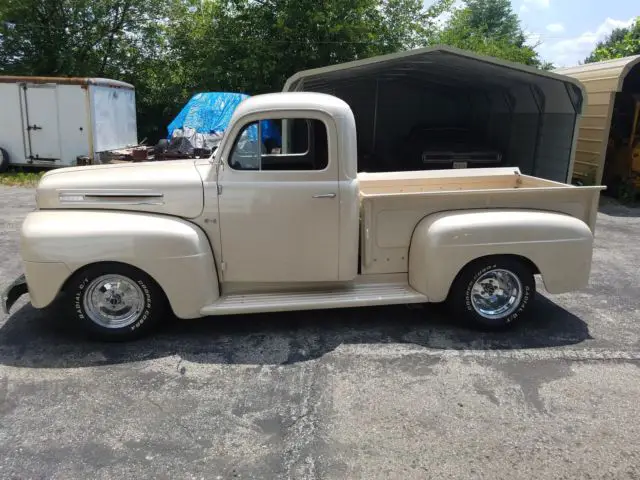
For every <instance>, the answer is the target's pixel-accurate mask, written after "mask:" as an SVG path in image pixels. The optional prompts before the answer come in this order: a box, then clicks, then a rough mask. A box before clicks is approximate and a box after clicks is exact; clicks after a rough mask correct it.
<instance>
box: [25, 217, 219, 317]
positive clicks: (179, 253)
mask: <svg viewBox="0 0 640 480" xmlns="http://www.w3.org/2000/svg"><path fill="white" fill-rule="evenodd" d="M20 249H21V256H22V259H23V261H24V265H25V275H26V279H27V284H28V287H29V294H30V297H31V302H32V303H33V305H34V306H35V307H37V308H42V307H45V306H47V305H48V304H49V303H51V301H53V299H54V298H55V296H56V295H57V294H58V293H59V292H60V290H61V288H62V287H63V285H64V284H65V282H66V281H67V280H68V279H69V277H70V276H71V275H72V274H73V273H74V272H76V271H78V270H79V269H81V268H83V267H85V266H87V265H90V264H93V263H97V262H107V261H108V262H121V263H126V264H129V265H132V266H134V267H137V268H139V269H140V270H143V271H144V272H146V273H147V274H149V275H150V276H151V277H152V278H153V279H154V280H155V281H156V282H157V283H158V284H159V285H160V287H161V288H162V290H163V291H164V292H165V294H166V296H167V298H168V300H169V303H170V304H171V307H172V309H173V311H174V313H175V315H176V316H178V317H180V318H195V317H198V316H200V309H201V308H202V307H203V306H205V305H209V304H211V303H213V302H214V301H215V300H216V299H217V298H218V297H219V284H218V276H217V272H216V266H215V262H214V258H213V253H212V251H211V246H210V244H209V241H208V239H207V236H206V235H205V233H204V232H203V231H202V230H201V229H200V228H199V227H198V226H196V225H194V224H192V223H190V222H187V221H185V220H181V219H178V218H174V217H167V216H162V215H154V214H145V213H129V212H113V211H88V210H84V211H82V210H76V211H68V210H67V211H60V210H50V211H47V210H40V211H36V212H32V213H30V214H29V215H27V218H26V220H25V222H24V223H23V225H22V229H21V242H20Z"/></svg>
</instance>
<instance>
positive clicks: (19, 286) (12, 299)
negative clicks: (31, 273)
mask: <svg viewBox="0 0 640 480" xmlns="http://www.w3.org/2000/svg"><path fill="white" fill-rule="evenodd" d="M28 291H29V290H28V288H27V279H26V278H25V276H24V275H20V276H19V277H18V278H16V279H15V280H14V281H13V282H12V283H11V285H9V286H8V287H7V288H6V289H5V290H4V292H2V311H3V312H4V313H6V314H7V315H8V314H9V310H11V307H12V306H13V304H14V303H16V301H17V300H18V299H19V298H20V297H21V296H22V295H24V294H25V293H28Z"/></svg>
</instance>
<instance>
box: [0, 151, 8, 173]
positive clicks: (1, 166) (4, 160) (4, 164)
mask: <svg viewBox="0 0 640 480" xmlns="http://www.w3.org/2000/svg"><path fill="white" fill-rule="evenodd" d="M8 168H9V154H8V153H7V151H6V150H5V149H4V148H2V147H0V173H2V172H6V171H7V169H8Z"/></svg>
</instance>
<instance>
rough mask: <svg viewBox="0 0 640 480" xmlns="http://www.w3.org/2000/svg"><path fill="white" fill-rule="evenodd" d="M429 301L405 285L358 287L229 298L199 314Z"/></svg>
mask: <svg viewBox="0 0 640 480" xmlns="http://www.w3.org/2000/svg"><path fill="white" fill-rule="evenodd" d="M427 301H428V300H427V297H426V296H424V295H422V294H421V293H418V292H416V291H415V290H414V289H412V288H411V287H410V286H409V285H407V284H406V283H404V282H403V283H369V284H366V283H364V284H356V285H354V286H352V287H349V288H342V289H337V290H325V291H313V292H309V291H306V292H278V293H255V294H242V295H228V296H226V297H222V298H220V300H218V301H217V302H216V303H214V304H212V305H207V306H206V307H203V308H202V309H201V310H200V313H201V314H202V315H203V316H206V315H231V314H236V313H260V312H284V311H292V310H320V309H326V308H347V307H368V306H373V305H392V304H405V303H423V302H427Z"/></svg>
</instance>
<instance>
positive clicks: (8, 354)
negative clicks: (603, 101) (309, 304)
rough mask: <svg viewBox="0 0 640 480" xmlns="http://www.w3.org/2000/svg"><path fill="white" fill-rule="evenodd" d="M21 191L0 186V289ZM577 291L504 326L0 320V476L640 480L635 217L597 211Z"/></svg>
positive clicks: (23, 312) (545, 300)
mask: <svg viewBox="0 0 640 480" xmlns="http://www.w3.org/2000/svg"><path fill="white" fill-rule="evenodd" d="M33 207H34V192H33V190H31V189H22V188H15V187H4V188H0V252H2V255H1V256H0V288H2V289H4V287H5V286H7V285H8V284H9V283H10V282H11V281H12V280H13V279H14V278H15V277H16V276H17V275H19V274H20V273H21V267H20V260H19V257H18V242H17V240H18V234H17V229H18V228H19V225H20V222H21V221H22V219H23V218H24V215H26V213H27V212H29V211H30V210H32V209H33ZM596 235H597V242H596V248H595V253H594V255H595V257H594V264H593V272H592V282H591V285H590V286H589V287H588V288H586V289H585V290H583V291H580V292H576V293H572V294H566V295H557V296H547V295H546V294H543V295H540V296H539V299H538V300H537V301H536V304H535V313H534V315H533V318H532V319H531V320H530V321H528V322H527V323H526V324H523V325H520V326H518V327H517V328H516V329H515V330H513V331H510V332H506V333H491V334H487V333H478V332H475V331H470V330H467V329H464V328H462V327H460V326H458V325H457V324H456V321H455V319H452V318H450V317H449V316H448V315H447V313H446V311H443V310H442V309H441V308H438V307H437V306H426V307H411V308H409V307H406V306H393V307H384V308H377V307H376V308H363V309H348V310H331V311H315V312H291V313H284V314H264V315H247V316H234V317H222V318H207V319H201V320H193V321H180V322H173V323H171V324H168V325H166V326H165V327H163V329H162V330H161V331H160V332H158V334H156V335H154V336H153V337H152V338H149V339H145V340H142V341H138V342H134V343H128V344H102V343H92V342H89V341H87V340H85V339H84V338H82V337H81V336H79V335H78V334H77V333H76V332H75V331H74V329H73V325H69V324H68V323H67V322H65V319H64V318H63V316H62V315H61V314H60V311H59V309H58V308H56V307H53V308H51V309H48V310H45V311H38V310H35V309H33V308H32V307H31V306H30V305H29V304H28V298H27V297H24V298H23V299H22V300H21V301H20V302H19V303H18V304H16V306H15V307H14V308H13V310H12V312H11V315H9V316H8V317H7V316H4V315H3V316H2V317H0V478H2V479H4V478H7V479H9V478H16V479H28V478H34V479H43V478H59V479H75V478H78V479H83V480H84V479H87V478H92V479H94V478H95V479H121V478H133V477H137V478H158V479H159V478H171V479H182V478H184V479H189V478H194V479H195V478H198V479H199V478H202V479H235V478H245V479H247V478H256V479H280V478H292V479H325V478H326V479H367V480H368V479H403V480H405V479H427V478H434V479H445V478H460V479H473V478H487V479H492V480H494V479H509V480H515V479H533V478H536V479H540V478H544V479H569V478H572V479H573V478H583V479H590V478H594V479H595V478H598V479H603V478H608V479H621V478H630V479H637V478H640V421H639V420H638V418H639V417H640V401H639V400H638V399H639V398H640V369H639V368H638V366H639V365H640V324H639V321H640V273H639V271H638V266H639V261H638V259H639V257H640V242H639V241H638V239H639V238H640V209H633V208H628V207H624V206H620V205H616V204H613V203H611V202H607V201H605V202H603V205H602V207H601V211H600V214H599V216H598V224H597V232H596Z"/></svg>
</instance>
